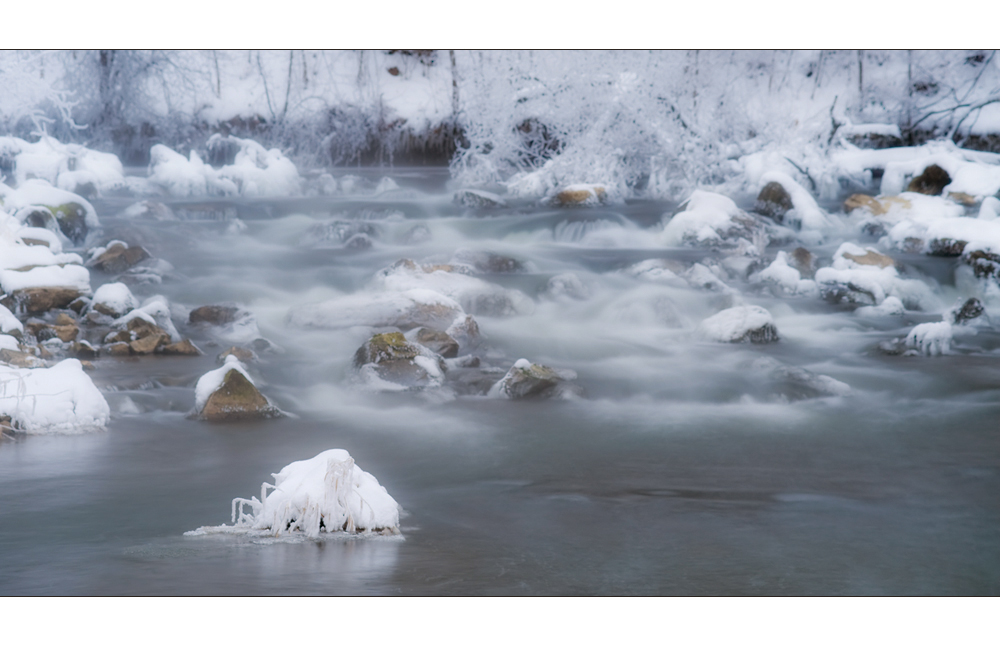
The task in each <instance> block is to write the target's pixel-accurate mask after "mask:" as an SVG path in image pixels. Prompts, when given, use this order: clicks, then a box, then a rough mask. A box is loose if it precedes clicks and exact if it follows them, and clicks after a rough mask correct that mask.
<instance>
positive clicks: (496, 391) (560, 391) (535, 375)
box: [489, 359, 576, 399]
mask: <svg viewBox="0 0 1000 646" xmlns="http://www.w3.org/2000/svg"><path fill="white" fill-rule="evenodd" d="M573 379H576V373H575V372H573V371H572V370H554V369H553V368H550V367H548V366H543V365H541V364H538V363H531V362H530V361H528V360H527V359H518V360H517V361H515V362H514V365H513V366H511V368H510V370H508V371H507V374H505V375H504V376H503V379H501V380H500V381H498V382H496V384H494V385H493V387H492V388H490V391H489V396H490V397H497V398H506V399H538V398H549V397H558V396H565V395H567V394H569V393H571V392H573V391H572V390H570V389H567V388H565V387H564V386H565V385H566V382H568V381H571V380H573Z"/></svg>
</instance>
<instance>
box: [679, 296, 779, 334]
mask: <svg viewBox="0 0 1000 646" xmlns="http://www.w3.org/2000/svg"><path fill="white" fill-rule="evenodd" d="M698 331H699V333H700V334H701V336H702V337H704V338H706V339H708V340H710V341H718V342H720V343H774V342H776V341H778V339H779V337H778V328H776V327H775V325H774V319H773V318H771V313H770V312H768V311H767V310H766V309H764V308H763V307H759V306H757V305H739V306H737V307H730V308H729V309H725V310H722V311H721V312H719V313H718V314H715V315H713V316H710V317H708V318H707V319H705V320H704V321H702V322H701V325H700V326H698Z"/></svg>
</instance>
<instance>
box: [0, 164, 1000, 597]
mask: <svg viewBox="0 0 1000 646" xmlns="http://www.w3.org/2000/svg"><path fill="white" fill-rule="evenodd" d="M383 172H384V171H375V170H372V171H370V172H369V173H368V174H369V175H370V178H371V179H372V180H377V179H378V177H379V176H380V175H381V174H382V173H383ZM359 174H362V175H365V172H364V171H361V172H360V173H359ZM392 177H393V178H394V180H395V182H396V183H397V184H398V186H399V189H398V190H395V191H389V192H387V193H383V194H382V195H380V196H378V197H360V196H353V197H350V196H348V197H313V198H301V199H294V200H241V199H238V200H224V201H223V200H220V201H215V202H212V203H210V204H209V206H207V207H206V206H205V205H206V204H207V203H206V201H205V200H200V201H198V202H197V204H195V203H194V202H193V201H191V200H188V201H184V200H176V201H168V202H167V203H168V204H169V205H170V206H172V207H173V208H174V211H175V212H176V213H178V215H180V216H181V217H180V218H179V219H178V220H171V221H151V220H137V219H130V218H126V217H122V216H121V215H117V214H120V213H121V211H122V210H123V209H125V208H126V207H127V206H128V205H129V204H131V202H132V200H124V199H122V200H115V199H104V200H95V202H94V204H95V206H96V208H97V209H98V213H99V214H100V217H101V223H102V226H103V228H104V232H105V234H106V235H105V237H107V238H108V239H110V238H120V239H124V240H129V241H134V242H139V243H141V244H143V245H144V246H145V247H146V248H147V249H148V250H149V251H150V252H151V253H152V255H153V256H155V257H157V258H162V259H165V260H167V261H169V262H170V263H171V264H172V265H173V266H174V267H175V270H174V271H173V272H171V273H169V274H168V275H167V276H166V278H165V279H164V280H163V283H162V284H159V285H144V286H133V287H132V289H133V291H135V293H136V295H137V296H139V297H140V298H141V297H146V296H150V295H153V294H163V295H164V296H166V297H167V298H168V299H169V301H170V302H171V303H176V304H180V305H183V306H185V307H187V308H194V307H198V306H200V305H205V304H212V303H221V302H231V303H237V304H240V305H241V306H243V307H245V308H247V309H248V310H250V311H251V312H252V313H253V314H254V315H255V317H256V319H257V323H258V325H259V328H260V331H261V334H262V336H263V337H265V338H267V339H268V340H270V341H271V342H273V343H274V344H275V345H276V346H278V350H277V351H274V352H261V354H260V361H259V363H257V364H255V365H253V366H252V370H253V371H254V374H255V377H256V378H257V383H258V385H259V386H260V387H261V390H262V391H263V392H264V393H265V394H266V395H267V396H268V398H269V399H270V400H271V401H272V402H273V403H274V404H276V405H277V406H279V407H280V408H281V409H282V410H284V411H287V412H289V413H292V414H293V415H291V416H288V417H285V418H281V419H277V420H271V421H262V422H253V423H239V424H209V423H207V422H201V421H195V420H192V419H189V418H188V417H187V415H188V413H189V411H190V409H191V408H192V406H193V405H194V384H195V382H196V381H197V380H198V378H199V377H200V376H201V375H202V374H204V373H205V372H207V371H209V370H211V369H214V368H215V367H217V365H218V364H217V362H216V355H217V354H218V353H219V352H221V351H222V350H224V349H225V348H226V347H228V345H229V344H225V343H223V342H222V341H219V340H217V339H213V338H212V337H211V336H209V335H208V334H207V333H206V332H205V331H204V330H199V329H195V328H191V327H188V326H186V325H184V323H186V322H185V321H180V320H178V321H175V322H176V323H177V325H178V328H179V329H180V331H181V333H182V334H183V335H184V336H190V337H191V338H192V340H193V341H194V342H195V343H196V344H197V345H198V346H199V347H201V348H202V349H203V350H204V351H205V354H204V356H201V357H195V358H186V357H178V358H168V357H145V358H136V359H129V360H116V359H100V360H98V361H96V370H95V371H94V372H91V373H89V374H90V375H91V377H92V378H93V380H94V382H95V383H96V384H97V385H98V387H99V388H100V389H101V391H102V392H103V394H104V396H105V398H106V399H107V400H108V402H109V404H110V405H111V409H112V415H113V416H112V420H111V422H110V424H109V425H108V428H107V431H105V432H97V433H88V434H81V435H69V436H66V435H56V436H23V435H21V436H18V437H17V438H16V439H14V440H8V441H4V442H2V443H0V485H2V487H3V491H4V496H3V502H2V504H0V553H2V555H3V557H2V559H0V594H5V595H22V594H69V595H76V594H156V595H163V594H206V595H216V594H228V595H243V594H249V595H262V594H263V595H266V594H325V595H338V594H349V595H367V594H404V595H428V594H429V595H452V594H464V595H469V594H493V595H497V594H500V595H510V594H611V595H648V594H654V595H660V594H689V595H718V594H762V595H770V594H779V595H780V594H834V595H838V594H854V595H859V594H860V595H866V594H891V595H910V594H986V595H996V594H998V593H1000V550H998V549H997V547H998V545H1000V497H998V496H997V491H998V485H1000V424H998V419H1000V401H998V397H997V393H998V389H1000V363H998V362H997V356H998V349H1000V336H998V335H997V333H996V332H993V331H990V330H981V331H980V332H979V333H978V334H977V335H976V336H974V337H970V338H963V339H962V340H961V342H960V343H959V344H958V347H957V352H956V353H955V354H953V355H949V356H938V357H912V356H910V357H905V356H887V355H885V354H880V353H878V352H876V351H874V350H873V348H876V347H877V346H878V343H879V342H880V341H885V340H889V339H892V338H896V337H899V336H903V335H905V334H906V332H907V331H908V330H909V329H910V328H912V327H913V325H914V324H916V323H921V322H925V321H930V320H940V319H939V317H934V316H931V315H923V314H920V313H915V312H908V313H907V314H906V315H904V316H903V317H895V318H890V317H885V318H864V317H859V316H857V315H855V314H854V313H853V312H852V308H850V307H848V306H844V305H835V304H830V303H827V302H824V301H822V300H820V299H818V298H777V297H774V296H771V295H769V294H767V293H765V292H760V291H754V290H751V289H749V288H748V286H747V285H745V284H740V283H739V281H732V282H731V286H732V287H734V288H736V289H739V290H741V291H742V292H743V297H744V298H745V300H746V302H748V303H752V304H756V305H761V306H763V307H765V308H766V309H768V310H769V311H770V312H771V313H772V315H773V316H774V321H775V325H776V326H777V328H778V330H779V333H780V335H781V340H780V341H779V342H778V343H774V344H767V345H755V344H722V343H713V342H709V341H705V340H703V339H700V338H698V337H697V335H695V334H694V333H693V330H694V329H695V328H696V327H697V325H698V323H699V322H700V321H702V320H703V319H705V318H706V317H708V316H710V315H711V314H713V313H714V312H716V311H718V310H719V309H720V308H721V307H724V306H725V304H724V301H725V298H726V296H725V294H723V293H720V292H719V291H712V290H701V289H697V288H694V287H691V286H689V285H684V286H679V285H676V284H663V283H651V282H644V281H641V280H638V279H636V278H635V277H633V276H630V275H627V274H626V273H623V272H622V271H621V270H623V269H625V268H627V267H629V266H631V265H634V264H635V263H637V262H639V261H642V260H647V259H650V258H664V259H667V260H670V261H674V262H676V263H678V266H681V265H683V266H690V264H691V263H693V262H695V261H698V260H702V261H703V262H705V259H706V258H708V261H707V262H709V264H711V261H712V258H713V256H714V258H715V260H716V261H721V260H722V259H723V256H722V255H720V254H719V253H718V252H712V251H709V250H697V249H690V248H684V249H680V248H673V249H672V248H665V247H663V246H662V244H659V243H658V242H657V238H656V236H655V234H654V233H653V232H652V228H653V227H654V226H655V225H656V224H657V223H658V222H659V220H660V217H661V216H662V215H663V214H664V213H671V212H673V210H674V209H675V208H676V205H675V204H672V203H668V202H658V201H651V200H642V201H634V202H628V203H625V204H617V205H609V206H601V207H594V208H576V209H566V208H562V209H560V208H555V207H550V206H541V205H539V203H538V202H537V201H528V200H524V201H523V202H518V201H516V200H515V201H513V202H511V203H510V204H508V206H506V207H503V208H494V209H487V208H465V207H462V206H460V205H457V204H455V203H454V202H453V201H452V199H451V198H452V192H451V191H450V190H449V186H448V183H447V177H448V176H447V171H446V170H443V169H412V170H407V169H397V170H395V171H392ZM234 218H238V219H239V221H241V222H243V223H244V224H245V228H242V227H239V226H234V225H233V220H234ZM333 221H343V222H346V223H353V226H355V227H358V228H357V229H356V230H358V231H362V230H363V231H368V232H369V233H370V234H371V237H372V238H373V239H374V242H373V245H372V246H371V247H366V248H354V247H351V246H345V245H344V244H343V242H342V240H339V239H336V240H332V239H327V240H322V239H318V238H317V236H316V235H315V229H314V227H315V226H316V225H318V224H319V225H321V224H324V223H330V222H333ZM353 230H354V229H352V231H353ZM838 244H839V241H835V242H832V243H831V244H830V245H827V246H824V247H813V248H811V249H810V250H811V251H813V253H814V254H816V256H817V257H819V258H820V259H826V260H827V262H828V261H829V258H830V256H831V254H832V253H833V251H835V250H836V247H837V245H838ZM459 249H471V250H474V251H489V252H493V253H497V254H502V255H505V256H510V257H513V258H515V259H517V260H518V261H520V262H521V263H522V266H523V268H524V271H521V272H517V273H494V274H483V275H480V276H479V277H480V278H483V279H484V280H487V281H489V282H491V283H495V284H498V285H501V286H503V287H504V288H508V289H514V290H519V291H520V292H522V293H523V294H525V295H526V296H527V297H528V299H529V305H530V306H529V307H527V308H525V309H524V310H523V311H522V312H521V313H520V314H517V315H513V316H505V317H501V316H491V315H490V313H489V312H472V313H473V314H475V316H476V318H477V320H478V323H479V326H480V329H481V330H482V332H483V333H484V335H485V337H486V342H485V345H484V346H483V347H482V348H480V349H479V350H478V351H477V355H478V356H480V358H481V361H482V368H484V369H488V368H493V369H494V373H487V374H495V379H499V378H500V377H502V376H503V373H504V372H505V371H506V370H507V368H509V367H510V365H511V364H513V362H514V361H515V360H517V359H518V358H521V357H525V358H528V359H529V360H531V361H533V362H537V363H541V364H545V365H548V366H552V367H554V368H558V369H569V370H573V371H575V372H576V373H577V379H576V380H575V381H574V383H575V384H576V385H577V386H579V388H580V389H581V393H582V394H581V395H580V396H579V397H571V398H569V399H557V400H541V401H509V400H498V399H490V398H487V397H485V396H481V395H474V394H464V393H458V394H451V395H446V394H441V393H377V392H369V391H366V390H364V389H362V388H361V387H360V386H358V384H356V383H355V382H354V381H353V380H352V379H351V375H352V367H351V362H352V359H353V356H354V352H355V350H356V349H357V348H358V347H359V346H360V345H361V344H362V343H363V342H364V341H365V340H366V339H367V338H368V335H369V334H370V330H367V331H366V330H361V329H358V328H349V329H344V330H319V329H302V328H297V327H294V326H291V325H289V324H288V323H287V317H288V314H289V312H290V310H292V309H293V308H295V307H298V306H301V305H305V304H308V303H315V302H319V301H324V300H327V299H330V298H334V297H336V296H340V295H344V294H353V293H364V292H365V290H369V289H371V287H370V284H369V281H371V279H372V277H373V276H374V275H375V274H376V273H377V272H378V271H379V270H381V269H384V268H385V267H388V266H390V265H392V264H393V263H394V262H396V261H397V260H399V259H401V258H411V259H413V260H415V261H417V262H447V261H448V259H449V258H451V257H452V256H453V254H454V253H455V252H456V251H457V250H459ZM774 251H776V248H771V249H769V253H773V252H774ZM893 255H894V257H895V258H896V259H897V261H898V262H900V263H901V264H903V265H904V266H906V267H907V272H908V274H907V275H909V276H911V277H921V278H922V279H924V280H926V281H927V282H928V283H929V284H931V285H932V286H933V288H934V290H935V291H936V293H937V294H938V295H939V296H940V297H941V298H942V300H943V301H945V302H951V301H952V300H954V299H955V298H957V291H956V287H955V285H954V277H953V272H954V268H955V266H956V261H955V259H953V258H929V257H924V256H917V255H913V256H908V255H906V254H893ZM567 272H571V273H572V274H574V275H575V276H576V277H577V278H578V279H579V287H580V288H579V289H576V288H574V289H571V290H569V292H568V293H567V292H565V291H564V292H562V293H554V292H553V291H552V290H551V289H549V288H548V286H549V285H550V283H549V281H550V279H551V278H552V277H554V276H557V275H562V274H566V273H567ZM110 280H113V277H111V276H104V275H101V274H99V273H97V272H93V273H92V281H93V282H92V284H93V287H94V288H95V289H96V288H97V287H98V286H99V284H101V282H106V281H110ZM762 357H765V358H770V359H773V360H775V361H778V362H781V363H782V364H785V365H788V366H792V367H795V368H802V369H805V370H808V371H810V372H812V373H815V374H821V375H827V376H829V377H832V378H834V379H836V380H839V381H841V382H843V383H845V384H848V385H849V386H850V388H851V393H850V394H849V395H847V396H825V397H824V396H820V397H802V396H801V395H802V393H800V392H797V391H796V390H795V389H794V388H791V389H789V387H788V385H787V384H782V383H778V382H775V381H774V380H773V379H771V378H769V377H768V376H767V374H765V373H761V372H760V371H758V370H754V369H753V368H752V366H753V365H754V361H755V360H758V359H760V358H762ZM330 448H343V449H346V450H348V451H349V452H350V453H351V455H352V456H353V457H354V458H355V460H356V461H357V464H358V465H359V466H360V467H362V468H363V469H365V470H366V471H368V472H370V473H372V474H373V475H375V476H376V477H377V478H378V479H379V482H380V483H381V484H382V485H384V486H385V487H386V489H387V490H388V491H389V493H390V494H391V495H392V496H393V497H394V498H395V499H396V500H397V501H398V502H399V503H400V505H401V506H402V508H403V509H404V510H405V512H404V515H403V517H402V519H401V529H402V538H398V537H378V538H343V537H337V536H331V537H325V538H323V539H319V540H309V539H304V538H289V537H284V538H277V539H262V538H259V537H250V536H233V535H210V536H185V535H184V533H185V532H188V531H190V530H193V529H195V528H198V527H201V526H210V525H220V524H223V523H229V522H230V501H231V500H232V499H233V498H237V497H249V496H250V495H255V494H257V492H259V490H260V485H261V482H263V481H268V482H270V481H271V474H272V473H275V472H277V471H278V470H279V469H280V468H281V467H283V466H284V465H286V464H288V463H290V462H292V461H295V460H302V459H306V458H310V457H312V456H314V455H316V454H318V453H319V452H321V451H323V450H326V449H330Z"/></svg>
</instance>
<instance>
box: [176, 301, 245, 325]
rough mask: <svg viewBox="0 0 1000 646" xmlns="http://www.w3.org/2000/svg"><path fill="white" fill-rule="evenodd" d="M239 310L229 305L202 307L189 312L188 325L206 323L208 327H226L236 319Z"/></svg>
mask: <svg viewBox="0 0 1000 646" xmlns="http://www.w3.org/2000/svg"><path fill="white" fill-rule="evenodd" d="M239 312H240V309H239V308H238V307H233V306H231V305H204V306H202V307H199V308H197V309H193V310H191V314H190V315H188V323H190V324H192V325H194V324H196V323H208V324H209V325H226V324H227V323H232V322H233V321H235V320H236V319H237V318H239V317H238V314H239Z"/></svg>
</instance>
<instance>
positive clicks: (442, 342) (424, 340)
mask: <svg viewBox="0 0 1000 646" xmlns="http://www.w3.org/2000/svg"><path fill="white" fill-rule="evenodd" d="M414 340H415V341H416V342H417V343H419V344H420V345H422V346H424V347H425V348H427V349H428V350H430V351H431V352H436V353H438V354H440V355H441V356H442V357H444V358H446V359H449V358H451V357H457V356H458V341H456V340H455V339H453V338H451V336H449V335H448V334H446V333H445V332H439V331H438V330H432V329H430V328H426V327H422V328H420V329H419V330H417V333H416V335H415V336H414Z"/></svg>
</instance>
